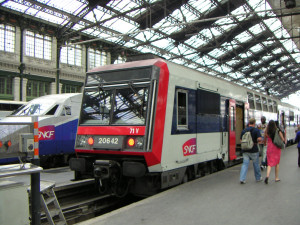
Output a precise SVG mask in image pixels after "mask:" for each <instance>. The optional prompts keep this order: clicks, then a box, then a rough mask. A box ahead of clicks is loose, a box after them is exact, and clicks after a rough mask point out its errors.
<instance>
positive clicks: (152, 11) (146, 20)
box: [134, 0, 189, 29]
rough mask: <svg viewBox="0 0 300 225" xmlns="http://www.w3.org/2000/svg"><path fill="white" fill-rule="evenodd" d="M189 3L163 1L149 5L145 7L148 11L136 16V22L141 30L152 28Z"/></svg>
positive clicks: (182, 0) (178, 0) (184, 0)
mask: <svg viewBox="0 0 300 225" xmlns="http://www.w3.org/2000/svg"><path fill="white" fill-rule="evenodd" d="M188 1H189V0H161V1H157V2H154V3H153V4H147V5H146V7H145V8H146V10H145V11H144V12H143V13H141V14H140V15H139V16H136V17H135V18H134V21H136V22H137V23H138V24H140V29H146V28H150V27H152V26H153V25H154V24H156V23H158V22H159V21H161V20H162V19H163V18H165V17H167V16H169V15H170V14H171V13H172V12H173V11H174V10H176V9H178V8H180V7H181V6H182V5H183V4H185V3H187V2H188Z"/></svg>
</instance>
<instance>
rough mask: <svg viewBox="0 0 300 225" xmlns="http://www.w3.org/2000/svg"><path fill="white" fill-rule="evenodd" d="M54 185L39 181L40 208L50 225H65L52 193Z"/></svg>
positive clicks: (63, 217)
mask: <svg viewBox="0 0 300 225" xmlns="http://www.w3.org/2000/svg"><path fill="white" fill-rule="evenodd" d="M54 187H55V183H54V182H51V181H42V180H41V181H40V193H41V207H43V209H44V212H45V215H46V217H47V220H48V223H49V224H50V225H67V221H66V218H65V216H64V214H63V212H62V209H61V207H60V204H59V202H58V200H57V197H56V195H55V192H54Z"/></svg>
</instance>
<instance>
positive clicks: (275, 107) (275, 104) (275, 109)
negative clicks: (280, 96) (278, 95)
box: [273, 101, 278, 113]
mask: <svg viewBox="0 0 300 225" xmlns="http://www.w3.org/2000/svg"><path fill="white" fill-rule="evenodd" d="M273 109H274V111H273V112H275V113H277V112H278V108H277V103H276V102H275V101H273Z"/></svg>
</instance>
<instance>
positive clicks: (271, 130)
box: [264, 120, 284, 184]
mask: <svg viewBox="0 0 300 225" xmlns="http://www.w3.org/2000/svg"><path fill="white" fill-rule="evenodd" d="M275 132H278V133H279V136H280V138H281V140H282V141H283V142H284V137H283V134H282V132H281V131H280V130H279V129H278V128H277V126H276V124H275V122H274V120H270V121H269V124H268V126H267V129H266V131H265V137H264V144H265V145H266V144H267V143H268V144H267V145H268V148H267V162H268V167H267V176H266V178H265V183H266V184H268V182H269V176H270V173H271V168H272V167H274V166H275V182H278V181H280V179H279V177H278V175H279V162H280V155H281V149H280V148H278V147H277V146H276V145H275V144H274V143H273V140H274V137H275Z"/></svg>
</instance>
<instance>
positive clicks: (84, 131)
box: [77, 126, 146, 135]
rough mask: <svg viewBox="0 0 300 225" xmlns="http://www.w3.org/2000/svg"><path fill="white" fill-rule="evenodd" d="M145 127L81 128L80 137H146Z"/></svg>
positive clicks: (79, 129)
mask: <svg viewBox="0 0 300 225" xmlns="http://www.w3.org/2000/svg"><path fill="white" fill-rule="evenodd" d="M145 128H146V127H145V126H122V127H121V126H101V127H98V126H97V127H96V126H79V127H78V130H77V134H79V135H145Z"/></svg>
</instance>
